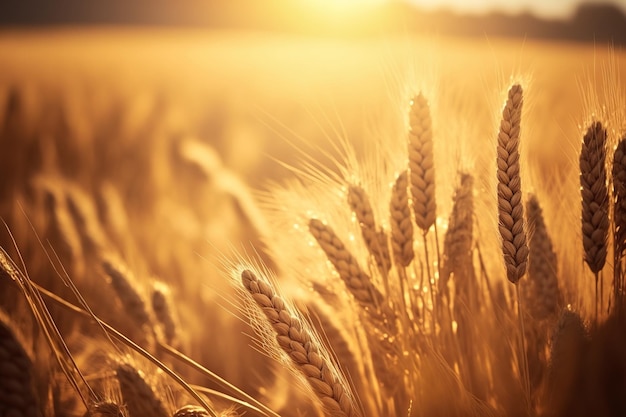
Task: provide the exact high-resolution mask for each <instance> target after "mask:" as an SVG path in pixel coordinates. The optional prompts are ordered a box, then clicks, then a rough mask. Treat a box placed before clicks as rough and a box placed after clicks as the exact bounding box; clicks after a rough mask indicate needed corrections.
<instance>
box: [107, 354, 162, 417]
mask: <svg viewBox="0 0 626 417" xmlns="http://www.w3.org/2000/svg"><path fill="white" fill-rule="evenodd" d="M115 375H116V376H117V381H118V383H119V385H120V391H121V393H122V398H123V399H124V402H125V403H126V406H127V407H128V412H129V417H141V416H150V417H168V413H167V410H166V409H165V406H164V405H163V402H162V401H161V399H160V398H159V397H158V396H157V395H156V393H155V392H154V390H153V389H152V387H151V386H150V384H148V382H147V381H146V380H145V378H144V376H143V373H142V372H141V371H140V370H138V369H137V368H135V367H134V366H132V365H130V364H128V363H120V364H118V365H117V366H116V368H115Z"/></svg>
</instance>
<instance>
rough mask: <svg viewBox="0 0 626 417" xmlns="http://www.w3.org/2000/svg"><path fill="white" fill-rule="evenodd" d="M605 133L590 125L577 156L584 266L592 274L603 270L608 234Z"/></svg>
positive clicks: (596, 126)
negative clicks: (578, 156) (587, 267)
mask: <svg viewBox="0 0 626 417" xmlns="http://www.w3.org/2000/svg"><path fill="white" fill-rule="evenodd" d="M605 164H606V129H604V127H603V126H602V123H600V122H593V123H591V125H590V126H589V128H588V129H587V132H586V133H585V135H584V137H583V145H582V150H581V152H580V192H581V195H582V232H583V247H584V249H585V262H587V265H589V269H591V271H592V272H593V273H598V272H600V270H601V269H602V268H603V267H604V263H605V262H606V254H607V239H608V233H609V194H608V189H607V186H606V181H607V175H606V166H605Z"/></svg>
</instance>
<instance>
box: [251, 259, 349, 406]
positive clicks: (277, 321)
mask: <svg viewBox="0 0 626 417" xmlns="http://www.w3.org/2000/svg"><path fill="white" fill-rule="evenodd" d="M241 282H242V283H243V286H244V287H245V288H246V290H248V292H249V293H250V294H251V296H252V298H253V299H254V301H255V302H256V304H257V305H258V306H259V307H260V308H261V309H262V310H263V313H264V314H265V316H266V317H267V319H268V320H269V322H270V324H271V325H272V328H273V329H274V331H275V332H276V340H277V341H278V344H279V345H280V347H281V348H282V349H283V350H284V351H285V352H286V353H287V354H288V355H289V357H290V358H291V360H292V361H293V363H294V364H295V366H296V367H297V368H298V369H299V371H300V372H301V373H302V374H303V375H304V376H305V377H306V379H307V381H308V382H309V384H310V386H311V388H312V389H313V391H314V392H315V394H316V395H317V396H318V397H319V399H320V400H321V401H322V404H323V405H324V408H325V410H326V413H327V415H329V416H337V417H340V416H342V417H343V416H348V417H349V416H357V415H358V413H357V409H356V407H355V405H354V403H353V400H352V398H351V395H350V394H349V388H348V387H347V386H346V385H345V384H344V383H342V382H341V380H340V379H339V372H338V370H337V369H335V364H333V363H332V362H331V361H330V359H329V358H330V356H329V355H328V354H327V353H326V352H324V351H323V347H322V346H321V345H320V344H319V343H318V341H317V340H316V339H315V337H313V335H312V332H311V330H310V329H309V328H307V327H306V326H304V325H303V323H302V321H301V320H300V318H299V317H297V316H295V315H294V313H292V312H291V311H289V310H288V309H287V305H286V303H285V301H284V300H283V299H282V298H281V297H280V296H279V295H278V294H277V293H276V292H275V291H274V289H273V288H272V287H271V286H270V284H269V283H267V282H266V281H263V280H260V279H259V278H257V276H256V275H255V274H254V273H253V272H252V271H250V270H244V271H243V272H242V273H241Z"/></svg>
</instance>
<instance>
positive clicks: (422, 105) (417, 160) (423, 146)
mask: <svg viewBox="0 0 626 417" xmlns="http://www.w3.org/2000/svg"><path fill="white" fill-rule="evenodd" d="M408 148H409V173H410V180H409V184H410V187H411V198H412V200H413V213H414V214H415V223H416V224H417V226H418V227H419V228H420V229H422V230H423V231H424V232H427V231H428V229H429V228H430V227H431V226H432V225H433V223H435V217H436V212H437V204H436V201H435V158H434V155H433V132H432V122H431V117H430V107H429V106H428V102H427V101H426V99H425V98H424V96H423V95H422V94H421V93H420V94H418V95H417V96H415V97H414V98H413V100H411V108H410V110H409V140H408Z"/></svg>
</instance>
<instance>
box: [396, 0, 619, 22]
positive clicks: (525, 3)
mask: <svg viewBox="0 0 626 417" xmlns="http://www.w3.org/2000/svg"><path fill="white" fill-rule="evenodd" d="M407 1H408V2H410V3H413V4H415V5H418V6H422V7H424V8H428V9H437V8H441V7H447V8H449V9H450V10H454V11H459V12H467V13H484V12H485V11H491V10H498V11H503V12H512V13H516V12H521V11H531V12H533V13H534V14H536V15H538V16H541V17H549V18H555V17H556V18H559V17H563V18H565V17H568V16H569V15H571V13H573V12H574V10H575V9H576V6H577V5H578V4H579V3H580V2H581V1H580V0H407ZM607 2H610V3H613V4H617V5H620V6H621V7H622V8H623V9H626V0H612V1H611V0H587V1H586V3H595V4H606V3H607Z"/></svg>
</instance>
